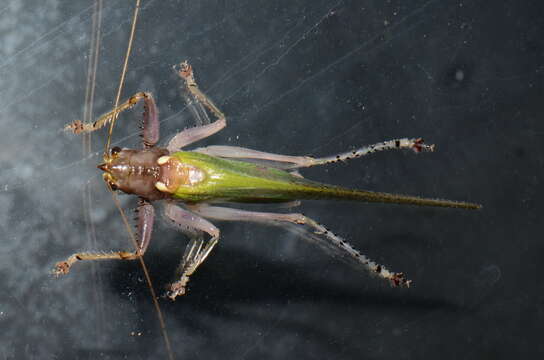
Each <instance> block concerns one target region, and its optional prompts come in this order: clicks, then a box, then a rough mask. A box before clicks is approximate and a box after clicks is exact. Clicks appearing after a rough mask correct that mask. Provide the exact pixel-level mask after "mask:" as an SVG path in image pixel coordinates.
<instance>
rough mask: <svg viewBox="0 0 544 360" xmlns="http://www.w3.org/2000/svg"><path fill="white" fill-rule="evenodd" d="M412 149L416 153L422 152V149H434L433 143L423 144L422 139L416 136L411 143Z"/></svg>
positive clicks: (431, 150) (430, 150)
mask: <svg viewBox="0 0 544 360" xmlns="http://www.w3.org/2000/svg"><path fill="white" fill-rule="evenodd" d="M412 149H413V150H414V151H415V152H416V153H420V152H422V151H429V152H433V151H434V144H432V145H427V144H424V141H423V139H422V138H418V139H415V140H414V144H413V145H412Z"/></svg>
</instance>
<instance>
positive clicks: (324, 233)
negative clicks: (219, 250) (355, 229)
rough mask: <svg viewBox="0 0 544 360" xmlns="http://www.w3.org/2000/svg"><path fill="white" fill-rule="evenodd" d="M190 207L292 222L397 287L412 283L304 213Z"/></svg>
mask: <svg viewBox="0 0 544 360" xmlns="http://www.w3.org/2000/svg"><path fill="white" fill-rule="evenodd" d="M189 209H190V210H191V211H193V212H194V213H196V214H198V215H201V216H203V217H205V218H209V219H215V220H223V221H251V222H258V223H263V224H268V225H276V226H283V225H284V224H288V225H292V226H291V227H286V229H287V230H290V231H293V232H295V233H297V234H299V235H301V236H302V237H303V238H305V239H306V240H310V241H312V242H315V243H317V244H318V245H320V246H321V247H324V248H325V249H326V250H328V251H331V252H332V253H333V254H335V255H339V256H340V257H341V258H343V259H346V257H347V259H348V260H350V261H352V262H353V261H354V262H355V263H356V264H358V265H363V266H364V268H365V269H367V270H368V271H369V272H370V273H372V274H375V275H377V276H379V277H381V278H383V279H386V280H389V282H390V283H391V284H392V285H393V286H399V287H409V286H410V283H411V280H407V279H406V278H405V277H404V274H403V273H395V272H392V271H389V270H388V269H386V268H385V267H384V266H382V265H379V264H377V263H375V262H374V261H372V260H370V259H369V258H368V257H366V256H365V255H363V254H361V253H360V252H359V251H357V250H355V249H354V248H353V247H352V246H351V245H350V244H348V243H347V242H346V241H345V240H344V239H342V238H341V237H340V236H337V235H335V234H333V233H332V232H331V231H329V230H328V229H326V228H325V227H324V226H323V225H321V224H319V223H317V222H316V221H314V220H312V219H311V218H309V217H307V216H305V215H303V214H299V213H292V214H278V213H270V212H255V211H246V210H239V209H233V208H225V207H217V206H209V205H203V204H199V205H191V206H189ZM304 226H307V227H308V228H309V229H310V230H311V231H305V230H304V228H303V227H304Z"/></svg>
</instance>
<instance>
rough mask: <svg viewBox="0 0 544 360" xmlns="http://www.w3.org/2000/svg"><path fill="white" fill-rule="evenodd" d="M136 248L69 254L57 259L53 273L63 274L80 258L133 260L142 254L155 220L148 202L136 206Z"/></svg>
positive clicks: (145, 248) (149, 238)
mask: <svg viewBox="0 0 544 360" xmlns="http://www.w3.org/2000/svg"><path fill="white" fill-rule="evenodd" d="M137 211H138V233H137V235H138V248H137V249H136V250H135V251H100V252H82V253H75V254H73V255H71V256H70V257H69V258H68V259H66V260H64V261H59V262H58V263H57V264H56V265H55V268H54V269H53V274H54V275H64V274H67V273H68V272H69V271H70V268H71V267H72V265H73V264H74V263H76V262H77V261H82V260H135V259H137V258H139V257H140V256H143V255H144V254H145V252H146V250H147V247H148V246H149V243H150V241H151V232H152V230H153V223H154V220H155V210H154V208H153V205H151V204H150V203H149V202H146V201H143V200H141V201H140V204H139V206H138V209H137Z"/></svg>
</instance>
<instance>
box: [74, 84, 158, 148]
mask: <svg viewBox="0 0 544 360" xmlns="http://www.w3.org/2000/svg"><path fill="white" fill-rule="evenodd" d="M141 100H143V101H144V115H143V120H142V127H141V128H142V141H143V146H144V148H150V147H153V146H154V145H155V144H156V143H157V141H159V110H158V108H157V105H156V104H155V100H153V96H152V95H151V93H146V92H139V93H136V94H134V95H132V96H131V97H130V98H129V99H128V100H127V101H125V102H124V103H122V104H121V105H119V106H117V107H116V108H115V109H113V110H111V111H110V112H107V113H105V114H104V115H102V116H100V117H99V118H98V120H96V121H93V122H88V123H83V122H81V121H80V120H76V121H74V122H72V123H70V124H68V125H66V126H65V127H64V130H65V131H71V132H73V133H74V134H81V133H88V132H93V131H96V130H98V129H101V128H103V127H104V126H106V125H107V124H109V123H110V122H112V121H114V119H116V118H117V117H118V116H119V114H120V113H121V112H123V111H125V110H128V109H130V108H132V107H133V106H134V105H136V104H137V103H138V102H139V101H141Z"/></svg>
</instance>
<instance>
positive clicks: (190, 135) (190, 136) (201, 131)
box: [167, 61, 227, 152]
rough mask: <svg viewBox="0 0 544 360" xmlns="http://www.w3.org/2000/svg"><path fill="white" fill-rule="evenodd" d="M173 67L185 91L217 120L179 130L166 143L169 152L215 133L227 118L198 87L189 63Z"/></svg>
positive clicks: (225, 124) (185, 62) (223, 125)
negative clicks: (183, 82) (182, 82)
mask: <svg viewBox="0 0 544 360" xmlns="http://www.w3.org/2000/svg"><path fill="white" fill-rule="evenodd" d="M174 69H175V70H176V72H177V74H178V75H179V76H180V77H181V78H182V79H183V80H184V81H185V85H186V88H187V91H188V92H189V93H190V94H191V95H192V96H193V98H194V99H195V101H198V102H200V103H201V104H203V105H204V106H205V107H206V108H207V109H208V110H209V111H211V112H212V113H213V114H214V115H215V117H217V121H215V122H213V123H211V124H208V125H204V126H198V127H194V128H192V129H187V130H184V131H182V132H180V133H179V134H177V135H176V136H174V137H173V138H172V140H170V142H169V143H168V146H167V149H168V151H170V152H175V151H179V150H180V149H181V148H183V147H185V146H187V145H189V144H192V143H194V142H196V141H198V140H202V139H204V138H207V137H208V136H210V135H213V134H215V133H216V132H218V131H220V130H221V129H223V128H224V127H225V126H227V119H226V117H225V114H223V113H222V112H221V110H219V108H218V107H217V106H215V104H214V103H213V101H212V100H211V99H210V98H208V97H207V96H206V95H205V94H204V93H203V92H202V91H200V89H199V88H198V85H197V84H196V81H195V78H194V74H193V68H192V67H191V65H189V63H187V61H184V62H182V63H181V64H179V65H178V66H176V67H174Z"/></svg>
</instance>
